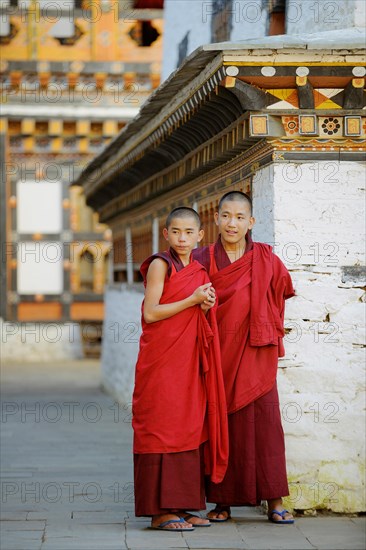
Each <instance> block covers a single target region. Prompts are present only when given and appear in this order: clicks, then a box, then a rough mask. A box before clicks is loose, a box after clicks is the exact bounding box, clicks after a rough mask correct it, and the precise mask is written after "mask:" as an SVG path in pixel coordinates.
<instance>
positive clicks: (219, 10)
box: [211, 0, 233, 42]
mask: <svg viewBox="0 0 366 550" xmlns="http://www.w3.org/2000/svg"><path fill="white" fill-rule="evenodd" d="M232 13H233V0H213V2H212V19H211V42H224V41H225V40H230V35H231V30H232V28H233V25H232Z"/></svg>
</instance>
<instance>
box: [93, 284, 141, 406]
mask: <svg viewBox="0 0 366 550" xmlns="http://www.w3.org/2000/svg"><path fill="white" fill-rule="evenodd" d="M143 297H144V295H143V286H142V285H140V286H137V285H136V288H131V287H128V286H127V285H123V284H121V285H117V284H115V285H111V286H110V287H108V288H107V290H106V292H105V318H104V325H103V344H102V384H103V386H104V388H105V389H106V390H107V391H108V392H109V393H111V394H112V395H113V396H114V398H115V399H116V400H117V401H119V402H121V403H123V404H124V405H125V406H126V407H128V406H129V405H130V403H131V400H132V391H133V383H134V374H135V364H136V359H137V354H138V347H139V340H140V336H141V303H142V300H143Z"/></svg>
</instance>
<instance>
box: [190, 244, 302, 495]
mask: <svg viewBox="0 0 366 550" xmlns="http://www.w3.org/2000/svg"><path fill="white" fill-rule="evenodd" d="M194 257H196V258H197V259H198V260H199V261H201V262H202V263H203V265H206V267H207V268H208V269H209V274H210V279H211V281H212V283H213V286H214V288H215V289H216V293H217V298H218V310H217V321H218V326H219V334H220V345H221V357H222V369H223V373H224V381H225V390H226V399H227V405H228V413H229V439H230V451H229V466H228V471H227V474H226V476H225V478H224V481H223V482H222V483H220V484H218V485H216V486H213V485H212V484H209V486H208V500H209V501H211V502H219V503H221V504H231V505H244V504H257V503H258V502H259V501H260V500H264V499H270V498H277V497H279V496H285V495H286V494H288V486H287V479H286V466H285V450H284V437H283V430H282V425H281V418H280V413H279V403H278V394H277V388H276V374H277V366H278V357H279V356H283V355H284V348H283V343H282V339H283V336H284V329H283V321H284V300H285V299H286V298H289V297H291V296H293V295H294V291H293V287H292V283H291V278H290V275H289V273H288V271H287V269H286V268H285V266H284V265H283V264H282V262H281V260H280V259H279V258H278V257H277V256H275V255H274V254H273V253H272V250H271V247H270V246H268V245H265V244H262V243H253V242H252V240H251V238H250V236H249V235H248V236H247V247H246V252H245V254H244V255H243V256H242V257H241V258H239V259H238V260H237V261H235V262H233V263H230V260H229V258H228V256H227V254H226V252H225V250H224V248H223V246H222V244H221V241H220V240H219V241H218V242H217V243H216V244H215V245H212V246H210V247H208V248H206V249H197V250H196V251H194ZM207 264H209V266H208V265H207Z"/></svg>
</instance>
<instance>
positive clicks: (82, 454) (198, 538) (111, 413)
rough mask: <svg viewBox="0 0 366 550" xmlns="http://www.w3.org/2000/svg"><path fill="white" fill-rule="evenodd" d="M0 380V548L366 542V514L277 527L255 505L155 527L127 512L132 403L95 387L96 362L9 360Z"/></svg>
mask: <svg viewBox="0 0 366 550" xmlns="http://www.w3.org/2000/svg"><path fill="white" fill-rule="evenodd" d="M1 379H2V384H1V387H2V401H3V403H2V424H1V468H2V481H1V484H2V487H1V489H2V491H1V492H2V497H1V520H2V522H1V523H2V525H1V545H0V547H1V550H122V549H130V550H148V549H149V550H164V549H166V548H190V549H195V548H197V549H201V550H204V549H206V550H208V549H215V548H221V549H225V550H231V549H248V550H249V549H253V550H254V549H258V550H260V549H262V550H272V549H288V550H307V549H309V550H311V549H313V550H314V549H319V550H320V549H327V550H347V549H349V550H357V549H364V548H365V547H366V540H365V521H364V518H357V517H352V518H350V517H314V518H298V519H297V520H296V523H295V525H293V526H277V525H272V524H270V523H269V522H268V521H267V520H266V516H265V515H264V514H263V512H262V511H261V510H260V509H257V508H252V509H251V508H236V509H235V510H234V512H233V515H234V519H233V521H230V522H227V523H225V524H222V525H212V526H211V527H210V528H209V529H202V530H199V529H196V531H194V532H192V533H186V534H181V533H161V532H152V531H150V530H148V529H146V527H147V526H148V522H147V520H146V519H143V518H139V519H136V518H135V517H134V513H133V475H132V460H131V444H132V433H131V414H130V406H125V407H123V406H118V405H117V404H116V403H115V402H114V400H113V399H112V398H111V397H109V396H108V395H106V394H105V393H103V392H102V391H101V390H100V386H99V364H98V362H97V361H79V362H69V363H54V364H52V365H49V364H37V365H29V364H28V365H7V366H3V368H2V377H1ZM202 531H203V532H202Z"/></svg>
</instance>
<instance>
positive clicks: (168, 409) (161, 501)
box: [132, 207, 228, 531]
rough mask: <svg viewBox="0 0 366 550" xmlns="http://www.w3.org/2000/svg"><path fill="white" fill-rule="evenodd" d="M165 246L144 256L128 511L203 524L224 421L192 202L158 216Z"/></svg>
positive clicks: (218, 473) (224, 440)
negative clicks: (207, 479) (196, 254)
mask: <svg viewBox="0 0 366 550" xmlns="http://www.w3.org/2000/svg"><path fill="white" fill-rule="evenodd" d="M164 236H165V238H166V240H167V241H168V243H169V245H170V248H169V250H168V251H167V252H164V253H161V254H155V255H153V256H151V257H150V258H148V259H147V260H145V262H144V263H143V264H142V266H141V273H142V275H143V277H144V282H145V286H146V291H145V299H144V302H143V304H142V329H143V333H142V336H141V340H140V350H139V356H138V360H137V364H136V376H135V388H134V394H133V421H132V425H133V429H134V480H135V513H136V516H151V517H152V521H151V528H153V529H160V530H169V531H172V530H175V531H187V530H192V529H194V528H195V527H209V526H210V525H211V524H210V522H209V520H207V519H203V518H201V517H199V516H196V515H192V514H191V513H188V512H187V510H189V511H192V510H201V509H204V508H205V507H206V505H205V489H204V476H205V474H207V473H209V474H210V478H211V480H212V481H213V482H219V481H222V479H223V477H224V474H225V471H226V467H227V461H228V458H227V457H228V427H227V413H226V402H225V388H224V382H223V376H222V370H221V362H220V347H219V346H220V344H219V335H218V329H217V324H216V314H215V291H214V289H213V287H212V284H211V283H210V281H209V278H208V275H207V272H206V270H205V268H204V267H203V266H202V265H201V264H200V263H198V262H196V261H195V260H192V257H191V253H192V250H193V248H194V247H195V246H196V244H197V242H198V241H200V240H201V239H202V237H203V231H202V230H201V221H200V218H199V216H198V214H197V212H196V211H195V210H192V209H191V208H186V207H182V208H177V209H175V210H173V211H172V212H171V214H170V215H169V216H168V218H167V221H166V227H165V229H164Z"/></svg>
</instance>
